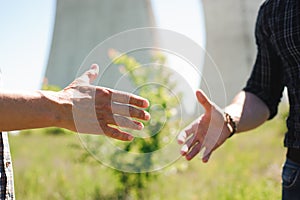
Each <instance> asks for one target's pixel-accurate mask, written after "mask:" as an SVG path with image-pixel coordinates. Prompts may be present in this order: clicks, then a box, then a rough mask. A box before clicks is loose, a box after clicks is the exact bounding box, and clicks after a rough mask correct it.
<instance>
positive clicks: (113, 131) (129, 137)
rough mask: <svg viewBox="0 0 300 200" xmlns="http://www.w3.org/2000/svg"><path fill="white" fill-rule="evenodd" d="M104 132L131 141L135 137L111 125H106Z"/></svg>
mask: <svg viewBox="0 0 300 200" xmlns="http://www.w3.org/2000/svg"><path fill="white" fill-rule="evenodd" d="M104 134H105V135H106V136H108V137H111V138H114V139H118V140H122V141H131V140H133V138H134V137H133V136H132V135H131V134H129V133H126V132H124V131H121V130H119V129H117V128H113V127H110V126H106V127H105V129H104Z"/></svg>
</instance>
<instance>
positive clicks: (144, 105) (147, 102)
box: [143, 100, 149, 108]
mask: <svg viewBox="0 0 300 200" xmlns="http://www.w3.org/2000/svg"><path fill="white" fill-rule="evenodd" d="M143 107H145V108H147V107H149V101H148V100H145V101H143Z"/></svg>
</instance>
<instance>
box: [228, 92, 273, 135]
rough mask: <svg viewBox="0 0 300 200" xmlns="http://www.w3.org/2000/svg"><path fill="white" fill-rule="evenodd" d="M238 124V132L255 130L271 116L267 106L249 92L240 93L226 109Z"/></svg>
mask: <svg viewBox="0 0 300 200" xmlns="http://www.w3.org/2000/svg"><path fill="white" fill-rule="evenodd" d="M225 111H226V112H227V113H229V114H230V115H231V116H232V118H233V119H234V121H235V122H236V124H237V132H243V131H248V130H251V129H254V128H256V127H258V126H259V125H261V124H262V123H264V122H265V121H266V120H267V119H268V118H269V115H270V112H269V109H268V107H267V106H266V104H265V103H264V102H263V101H262V100H261V99H259V98H258V97H257V96H255V95H254V94H252V93H249V92H244V91H242V92H240V93H239V94H238V95H237V96H236V97H235V98H234V99H233V101H232V103H231V104H230V105H229V106H227V107H226V108H225Z"/></svg>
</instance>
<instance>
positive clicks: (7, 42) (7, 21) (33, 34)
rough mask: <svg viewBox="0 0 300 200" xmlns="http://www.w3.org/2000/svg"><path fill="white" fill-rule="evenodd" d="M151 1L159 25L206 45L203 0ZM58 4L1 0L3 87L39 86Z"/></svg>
mask: <svg viewBox="0 0 300 200" xmlns="http://www.w3.org/2000/svg"><path fill="white" fill-rule="evenodd" d="M152 3H153V10H154V14H155V18H156V23H157V26H158V27H162V28H166V29H170V30H174V31H176V32H179V33H182V34H184V35H186V36H187V37H189V38H190V39H192V40H194V41H195V42H197V43H198V44H199V45H201V46H205V31H204V27H205V24H204V17H203V12H202V5H201V3H200V0H189V1H183V0H163V1H162V0H152ZM55 6H56V1H55V0H42V1H41V0H9V1H7V0H0V27H1V29H0V30H1V31H0V69H1V77H0V80H1V83H2V88H8V89H40V87H41V84H42V81H43V77H44V73H45V70H46V66H47V60H48V56H49V52H50V48H51V40H52V32H53V27H54V21H55ZM191 19H193V20H191ZM183 73H184V72H183ZM189 80H193V81H192V84H194V85H195V86H196V84H197V83H198V82H199V80H198V79H197V78H196V77H195V78H192V79H191V78H189ZM197 86H199V83H198V84H197Z"/></svg>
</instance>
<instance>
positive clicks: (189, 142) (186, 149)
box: [180, 135, 197, 156]
mask: <svg viewBox="0 0 300 200" xmlns="http://www.w3.org/2000/svg"><path fill="white" fill-rule="evenodd" d="M196 142H197V139H196V137H195V135H194V136H192V137H190V138H189V139H188V140H187V141H186V142H185V144H184V145H183V146H182V148H181V150H180V153H181V155H183V156H184V155H186V154H187V153H188V152H189V151H190V149H191V148H192V147H193V146H194V145H195V144H196Z"/></svg>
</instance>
